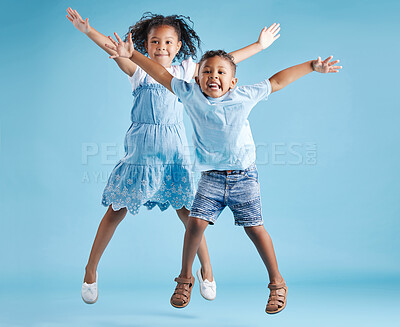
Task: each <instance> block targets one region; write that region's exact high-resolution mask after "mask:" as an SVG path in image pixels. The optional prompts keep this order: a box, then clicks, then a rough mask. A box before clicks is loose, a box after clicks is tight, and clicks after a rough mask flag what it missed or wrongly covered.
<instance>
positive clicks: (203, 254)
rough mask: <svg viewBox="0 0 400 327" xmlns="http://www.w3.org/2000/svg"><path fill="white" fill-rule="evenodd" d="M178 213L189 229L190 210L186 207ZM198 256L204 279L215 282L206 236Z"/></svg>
mask: <svg viewBox="0 0 400 327" xmlns="http://www.w3.org/2000/svg"><path fill="white" fill-rule="evenodd" d="M176 213H177V214H178V216H179V218H180V219H181V221H182V222H183V224H184V225H185V228H187V225H188V221H189V213H190V211H189V210H188V209H186V208H185V207H183V208H182V209H178V210H176ZM197 256H198V257H199V260H200V263H201V274H202V276H203V279H207V280H209V281H210V282H212V281H213V272H212V267H211V261H210V256H209V254H208V249H207V243H206V239H205V237H204V234H203V236H202V238H201V241H200V245H199V249H198V250H197Z"/></svg>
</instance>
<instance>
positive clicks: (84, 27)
mask: <svg viewBox="0 0 400 327" xmlns="http://www.w3.org/2000/svg"><path fill="white" fill-rule="evenodd" d="M67 12H68V15H67V19H68V20H69V21H70V22H71V23H72V24H73V25H74V26H75V27H76V28H77V29H78V30H79V31H80V32H82V33H84V34H86V35H87V36H88V37H89V38H90V39H91V40H92V41H93V42H94V43H96V44H97V45H98V46H99V47H100V48H102V49H103V50H104V51H106V52H107V53H108V54H109V55H113V54H115V52H114V51H112V50H111V49H109V48H107V47H106V46H105V44H106V43H109V39H108V37H107V36H105V35H103V34H101V33H100V32H98V31H96V30H95V29H94V28H93V27H92V26H90V25H89V18H86V20H83V19H82V17H81V16H80V15H79V13H78V12H77V11H76V10H74V9H71V8H68V9H67ZM115 62H116V63H117V65H118V66H119V68H121V70H122V71H123V72H124V73H125V74H127V75H129V76H132V75H133V74H134V73H135V71H136V67H137V66H136V64H135V63H133V62H132V61H131V60H129V59H127V58H115Z"/></svg>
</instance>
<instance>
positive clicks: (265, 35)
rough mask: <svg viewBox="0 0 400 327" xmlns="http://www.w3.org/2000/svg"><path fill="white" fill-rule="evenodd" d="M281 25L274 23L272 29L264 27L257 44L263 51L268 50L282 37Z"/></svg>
mask: <svg viewBox="0 0 400 327" xmlns="http://www.w3.org/2000/svg"><path fill="white" fill-rule="evenodd" d="M279 25H280V24H277V23H274V24H272V25H271V26H270V27H268V28H267V27H264V28H263V29H262V30H261V33H260V36H259V37H258V41H257V43H258V44H259V45H260V46H261V49H263V50H264V49H266V48H268V47H269V46H270V45H271V44H272V43H274V42H275V41H276V40H277V39H278V38H279V37H280V36H281V35H280V34H278V33H279V31H280V30H281V28H280V26H279Z"/></svg>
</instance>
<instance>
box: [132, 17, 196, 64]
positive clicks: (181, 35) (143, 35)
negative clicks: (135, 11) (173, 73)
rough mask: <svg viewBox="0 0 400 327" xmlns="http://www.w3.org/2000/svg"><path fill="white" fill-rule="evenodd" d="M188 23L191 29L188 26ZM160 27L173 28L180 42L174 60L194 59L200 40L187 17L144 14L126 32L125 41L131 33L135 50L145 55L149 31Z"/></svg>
mask: <svg viewBox="0 0 400 327" xmlns="http://www.w3.org/2000/svg"><path fill="white" fill-rule="evenodd" d="M189 23H190V25H191V26H192V27H191V26H189ZM162 25H168V26H171V27H173V28H174V29H175V31H176V33H177V34H178V40H179V41H182V47H181V49H180V50H179V52H178V54H177V55H176V57H175V59H178V60H180V59H187V58H188V57H193V59H196V52H197V48H200V38H199V36H198V35H197V33H196V32H195V31H194V30H193V22H192V21H191V19H190V17H188V16H182V15H171V16H163V15H157V14H152V13H151V12H145V13H144V14H143V16H142V18H140V20H139V21H138V22H137V23H136V24H135V25H133V26H130V27H129V30H128V32H127V33H126V34H125V41H126V39H127V38H128V34H129V33H132V41H133V45H134V47H135V49H136V50H137V51H139V52H140V53H142V54H147V51H146V47H145V42H146V41H147V36H148V34H149V32H150V30H151V29H152V28H153V27H158V26H162Z"/></svg>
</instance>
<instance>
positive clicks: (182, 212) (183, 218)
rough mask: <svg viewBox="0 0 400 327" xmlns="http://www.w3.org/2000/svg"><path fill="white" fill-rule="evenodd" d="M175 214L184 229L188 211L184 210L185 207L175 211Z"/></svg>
mask: <svg viewBox="0 0 400 327" xmlns="http://www.w3.org/2000/svg"><path fill="white" fill-rule="evenodd" d="M176 213H177V214H178V217H179V219H180V220H181V221H182V222H183V224H184V225H185V227H186V226H187V222H188V220H189V213H190V211H189V210H188V209H186V208H185V207H182V208H181V209H178V210H176Z"/></svg>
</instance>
